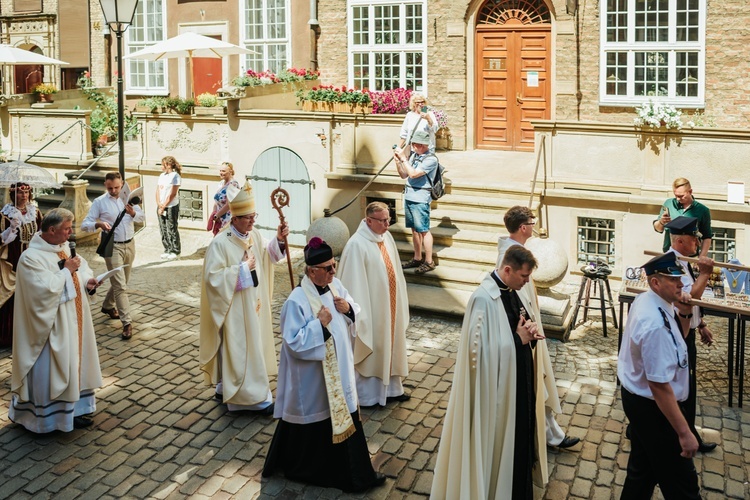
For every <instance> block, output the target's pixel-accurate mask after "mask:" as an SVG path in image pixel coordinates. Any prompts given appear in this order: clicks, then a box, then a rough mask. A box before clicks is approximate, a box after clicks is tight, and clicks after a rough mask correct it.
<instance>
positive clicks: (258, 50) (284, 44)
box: [240, 0, 291, 73]
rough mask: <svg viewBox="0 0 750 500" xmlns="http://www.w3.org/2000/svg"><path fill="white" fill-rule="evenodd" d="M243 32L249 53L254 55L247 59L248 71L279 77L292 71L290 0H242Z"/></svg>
mask: <svg viewBox="0 0 750 500" xmlns="http://www.w3.org/2000/svg"><path fill="white" fill-rule="evenodd" d="M241 1H242V9H243V11H242V12H243V16H242V20H243V23H242V32H241V35H240V37H241V38H242V40H243V43H244V46H245V48H247V49H250V50H253V51H255V54H247V55H246V56H245V69H251V70H253V71H257V72H262V71H265V70H271V71H273V72H274V73H279V72H280V71H282V70H285V69H287V68H288V67H289V65H290V61H291V45H290V39H289V31H290V26H289V14H290V8H289V0H241Z"/></svg>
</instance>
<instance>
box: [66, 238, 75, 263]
mask: <svg viewBox="0 0 750 500" xmlns="http://www.w3.org/2000/svg"><path fill="white" fill-rule="evenodd" d="M68 248H70V258H71V259H74V258H75V256H76V235H75V234H71V235H70V236H69V237H68Z"/></svg>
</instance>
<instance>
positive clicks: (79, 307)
mask: <svg viewBox="0 0 750 500" xmlns="http://www.w3.org/2000/svg"><path fill="white" fill-rule="evenodd" d="M57 256H58V257H59V258H61V259H67V258H68V256H67V255H65V252H62V251H61V252H57ZM71 274H72V275H73V286H74V287H75V289H76V298H75V299H74V300H75V303H76V320H77V322H78V359H79V361H80V359H81V352H82V349H83V345H82V343H83V297H82V296H81V285H80V283H78V276H77V275H76V273H75V272H73V273H71ZM80 369H81V364H80V363H79V364H78V370H79V373H78V375H79V376H80V375H81V374H80Z"/></svg>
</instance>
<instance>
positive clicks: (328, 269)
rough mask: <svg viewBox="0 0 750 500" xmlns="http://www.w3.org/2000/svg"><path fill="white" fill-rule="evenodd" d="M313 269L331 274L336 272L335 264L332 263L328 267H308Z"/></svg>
mask: <svg viewBox="0 0 750 500" xmlns="http://www.w3.org/2000/svg"><path fill="white" fill-rule="evenodd" d="M310 267H311V268H313V269H322V270H324V271H325V272H327V273H332V272H334V271H335V270H336V263H335V262H334V263H333V264H331V265H330V266H310Z"/></svg>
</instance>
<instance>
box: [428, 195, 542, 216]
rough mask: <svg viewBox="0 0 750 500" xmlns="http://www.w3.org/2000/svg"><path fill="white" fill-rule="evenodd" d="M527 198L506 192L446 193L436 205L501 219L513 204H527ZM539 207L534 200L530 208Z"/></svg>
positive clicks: (535, 208) (441, 207) (534, 209)
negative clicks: (481, 213)
mask: <svg viewBox="0 0 750 500" xmlns="http://www.w3.org/2000/svg"><path fill="white" fill-rule="evenodd" d="M528 203H529V199H528V197H526V198H525V199H523V198H521V197H518V198H515V197H513V196H509V195H507V193H495V194H492V193H490V194H480V193H467V194H453V193H452V194H447V195H445V196H443V197H442V198H440V201H438V204H437V206H438V207H439V208H440V209H449V210H458V211H466V212H483V213H487V214H491V215H494V216H497V217H499V218H500V220H502V217H503V215H504V214H505V212H506V211H507V210H508V209H509V208H510V207H512V206H515V205H524V206H526V205H528ZM538 208H539V202H538V201H537V200H535V202H534V203H533V204H532V207H531V209H532V210H533V211H534V212H536V211H537V209H538Z"/></svg>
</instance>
